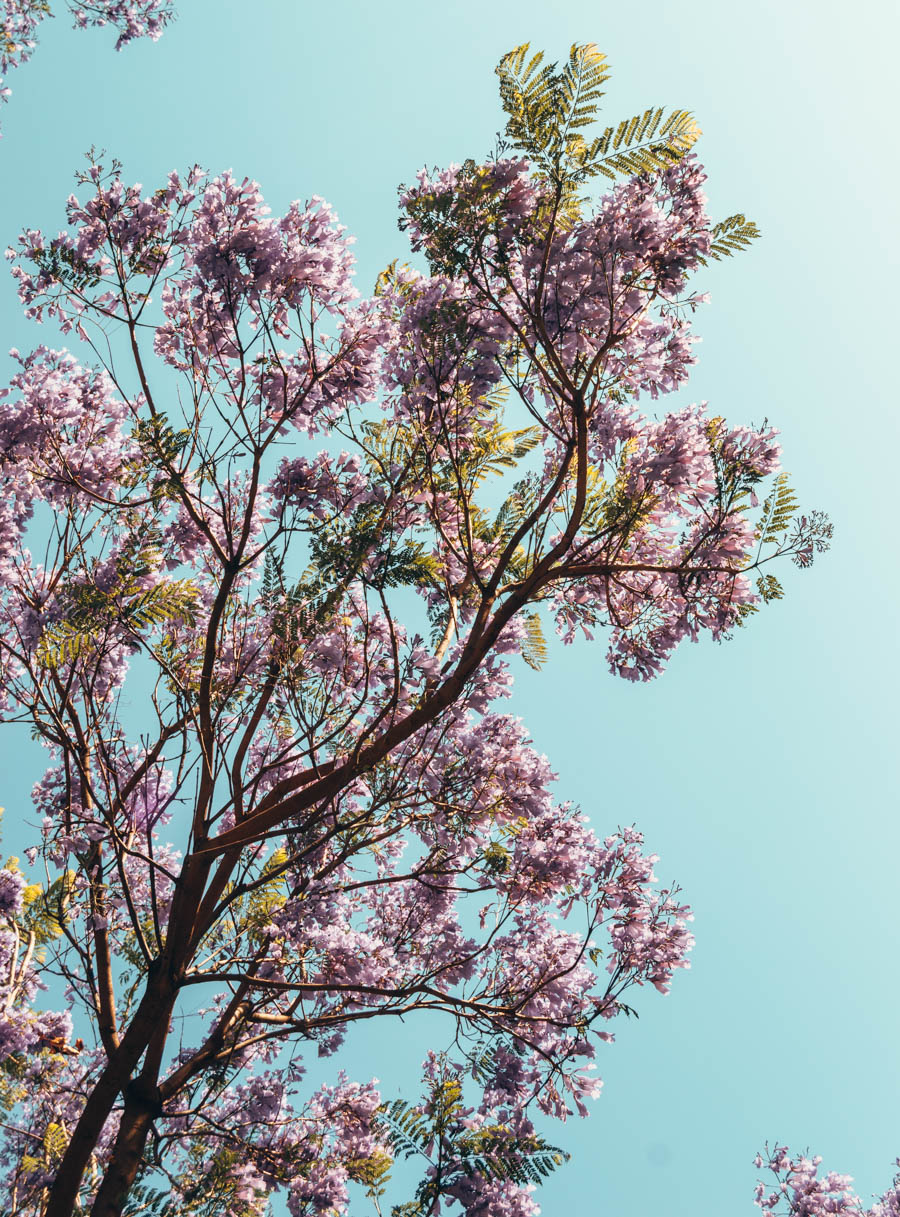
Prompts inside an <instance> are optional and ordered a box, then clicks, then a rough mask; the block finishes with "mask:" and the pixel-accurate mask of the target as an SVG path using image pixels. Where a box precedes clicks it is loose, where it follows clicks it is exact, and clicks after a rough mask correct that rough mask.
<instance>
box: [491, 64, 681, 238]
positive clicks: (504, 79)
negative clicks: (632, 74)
mask: <svg viewBox="0 0 900 1217" xmlns="http://www.w3.org/2000/svg"><path fill="white" fill-rule="evenodd" d="M529 49H530V48H529V44H528V43H524V44H523V45H522V46H518V47H515V48H514V49H513V50H512V51H510V52H509V54H507V55H504V57H503V58H502V59H501V60H500V63H499V64H498V65H497V68H496V72H497V75H498V76H499V78H500V101H501V104H502V106H503V109H504V111H505V113H506V115H507V122H506V130H505V138H506V141H508V143H509V145H511V146H512V147H514V148H517V149H518V150H519V151H521V152H523V153H524V154H525V155H526V156H527V157H528V158H529V159H530V160H531V161H532V162H533V164H534V165H535V167H536V168H537V169H538V170H539V171H540V172H541V173H543V174H544V175H545V176H546V177H547V178H548V179H549V180H550V181H551V182H552V183H554V184H555V185H556V186H557V187H558V189H559V191H560V200H561V203H562V213H563V214H562V218H563V220H565V215H566V209H567V208H570V209H571V208H575V209H576V210H577V200H575V198H574V195H573V190H574V188H575V187H576V186H577V185H578V184H579V183H581V182H584V181H586V180H587V179H588V178H591V177H595V176H597V175H602V176H604V177H608V178H615V177H616V175H617V174H627V175H632V174H636V173H658V172H659V171H660V170H663V169H667V168H668V167H669V166H670V165H673V164H674V163H675V162H676V161H678V160H680V159H681V157H682V156H684V154H685V153H686V152H688V151H690V149H691V148H692V147H693V146H694V144H695V143H696V142H697V139H698V138H699V136H700V128H699V127H698V125H697V122H696V120H695V119H694V117H693V115H692V114H691V113H690V111H688V110H681V109H675V110H670V111H669V112H668V113H667V112H666V111H665V110H664V109H662V108H657V107H651V108H650V109H648V110H644V111H643V112H642V113H641V114H636V115H634V116H633V117H632V118H626V119H624V120H623V121H622V122H620V123H618V124H617V125H615V126H612V127H607V128H606V129H605V130H604V131H603V132H602V134H600V135H598V136H596V137H595V138H594V139H592V140H588V139H586V138H585V136H584V135H583V134H582V132H583V130H584V129H585V128H587V127H589V126H591V125H592V124H593V123H594V122H595V121H596V120H597V115H598V113H599V110H600V99H601V98H602V97H603V93H604V88H603V86H604V85H605V84H606V82H607V80H608V79H609V75H610V70H609V66H608V64H607V62H606V56H605V55H604V54H603V53H602V52H601V51H599V50H598V49H597V47H596V46H595V44H594V43H585V44H583V45H578V44H576V45H574V46H573V47H572V48H571V50H570V52H569V57H568V59H567V61H566V63H565V64H564V65H563V67H562V68H560V67H559V65H558V64H556V63H545V62H544V56H543V53H542V52H540V51H539V52H538V53H537V54H535V55H532V56H531V57H530V58H529Z"/></svg>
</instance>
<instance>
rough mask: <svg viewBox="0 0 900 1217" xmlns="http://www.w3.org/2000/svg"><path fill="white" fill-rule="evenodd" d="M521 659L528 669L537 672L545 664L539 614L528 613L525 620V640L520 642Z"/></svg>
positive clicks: (545, 644) (544, 650) (545, 649)
mask: <svg viewBox="0 0 900 1217" xmlns="http://www.w3.org/2000/svg"><path fill="white" fill-rule="evenodd" d="M522 658H523V659H524V660H525V662H526V663H527V664H528V666H529V668H534V670H535V672H539V671H540V670H541V668H542V667H543V666H544V664H545V663H546V662H547V643H546V640H545V638H544V629H543V626H542V625H541V618H540V614H538V613H529V614H528V615H527V616H526V618H525V638H524V640H523V642H522Z"/></svg>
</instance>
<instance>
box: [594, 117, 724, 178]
mask: <svg viewBox="0 0 900 1217" xmlns="http://www.w3.org/2000/svg"><path fill="white" fill-rule="evenodd" d="M700 135H701V131H700V128H699V126H698V125H697V121H696V119H695V118H694V116H693V115H692V114H691V112H690V111H689V110H670V111H669V113H668V115H666V112H665V110H663V109H661V108H660V109H653V108H652V107H651V109H649V110H645V111H644V112H643V114H636V115H635V116H634V117H633V118H627V119H624V120H623V121H622V122H620V123H619V124H618V126H616V127H607V128H606V130H605V131H604V132H603V134H602V135H600V136H598V137H597V139H595V140H594V141H593V142H592V143H591V144H589V145H587V146H586V147H585V153H584V156H585V162H586V164H587V165H589V166H590V167H591V172H592V173H600V174H603V176H604V177H608V178H613V179H614V178H615V177H616V175H617V174H625V175H628V176H631V175H633V174H636V173H659V172H660V171H661V170H663V169H668V168H669V167H670V166H671V165H674V164H675V162H676V161H679V160H681V158H682V157H683V156H684V155H685V153H687V152H690V150H691V148H693V146H694V144H696V142H697V140H698V139H699V138H700Z"/></svg>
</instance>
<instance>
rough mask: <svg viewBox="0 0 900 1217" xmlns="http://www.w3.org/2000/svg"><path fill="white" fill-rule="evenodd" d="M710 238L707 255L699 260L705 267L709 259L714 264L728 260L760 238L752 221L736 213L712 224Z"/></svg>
mask: <svg viewBox="0 0 900 1217" xmlns="http://www.w3.org/2000/svg"><path fill="white" fill-rule="evenodd" d="M710 236H711V237H712V244H711V245H710V247H709V253H708V254H707V255H706V257H705V258H701V259H700V261H701V262H702V263H703V265H704V266H706V265H707V263H708V260H709V259H710V258H712V260H713V261H714V262H721V260H722V259H723V258H730V257H732V256H733V255H734V254H736V253H739V252H740V251H741V250H742V249H746V248H747V247H748V246H749V244H750V242H751V241H755V240H756V239H757V238H758V237H759V236H760V231H759V229H758V228H757V227H756V225H755V224H754V222H753V221H752V220H748V219H747V217H746V216H744V215H741V213H740V212H738V213H737V214H736V215H733V216H728V218H727V219H725V220H720V221H719V223H718V224H714V225H713V227H712V228H711V229H710Z"/></svg>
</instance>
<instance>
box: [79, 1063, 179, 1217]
mask: <svg viewBox="0 0 900 1217" xmlns="http://www.w3.org/2000/svg"><path fill="white" fill-rule="evenodd" d="M161 1110H162V1104H161V1102H160V1101H159V1092H158V1090H157V1088H156V1087H153V1088H152V1093H145V1091H144V1088H142V1087H141V1084H140V1081H137V1082H132V1083H131V1085H130V1086H129V1087H128V1089H127V1091H126V1097H125V1110H124V1112H123V1113H122V1122H121V1124H120V1125H119V1133H118V1136H117V1137H116V1144H115V1147H114V1149H113V1152H112V1157H111V1158H110V1162H109V1166H108V1167H107V1169H106V1174H105V1175H104V1176H103V1182H102V1183H101V1184H100V1187H99V1189H98V1191H97V1196H96V1198H95V1200H94V1204H93V1206H92V1208H91V1217H121V1214H122V1209H123V1208H124V1207H125V1201H126V1200H127V1199H128V1194H129V1192H130V1191H131V1187H132V1184H133V1183H134V1181H135V1178H136V1177H137V1173H138V1170H139V1169H140V1165H141V1162H142V1160H143V1157H144V1146H145V1145H146V1144H147V1137H148V1135H149V1133H150V1129H151V1128H152V1127H153V1121H154V1120H155V1119H156V1117H157V1116H158V1115H159V1114H160V1112H161Z"/></svg>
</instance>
